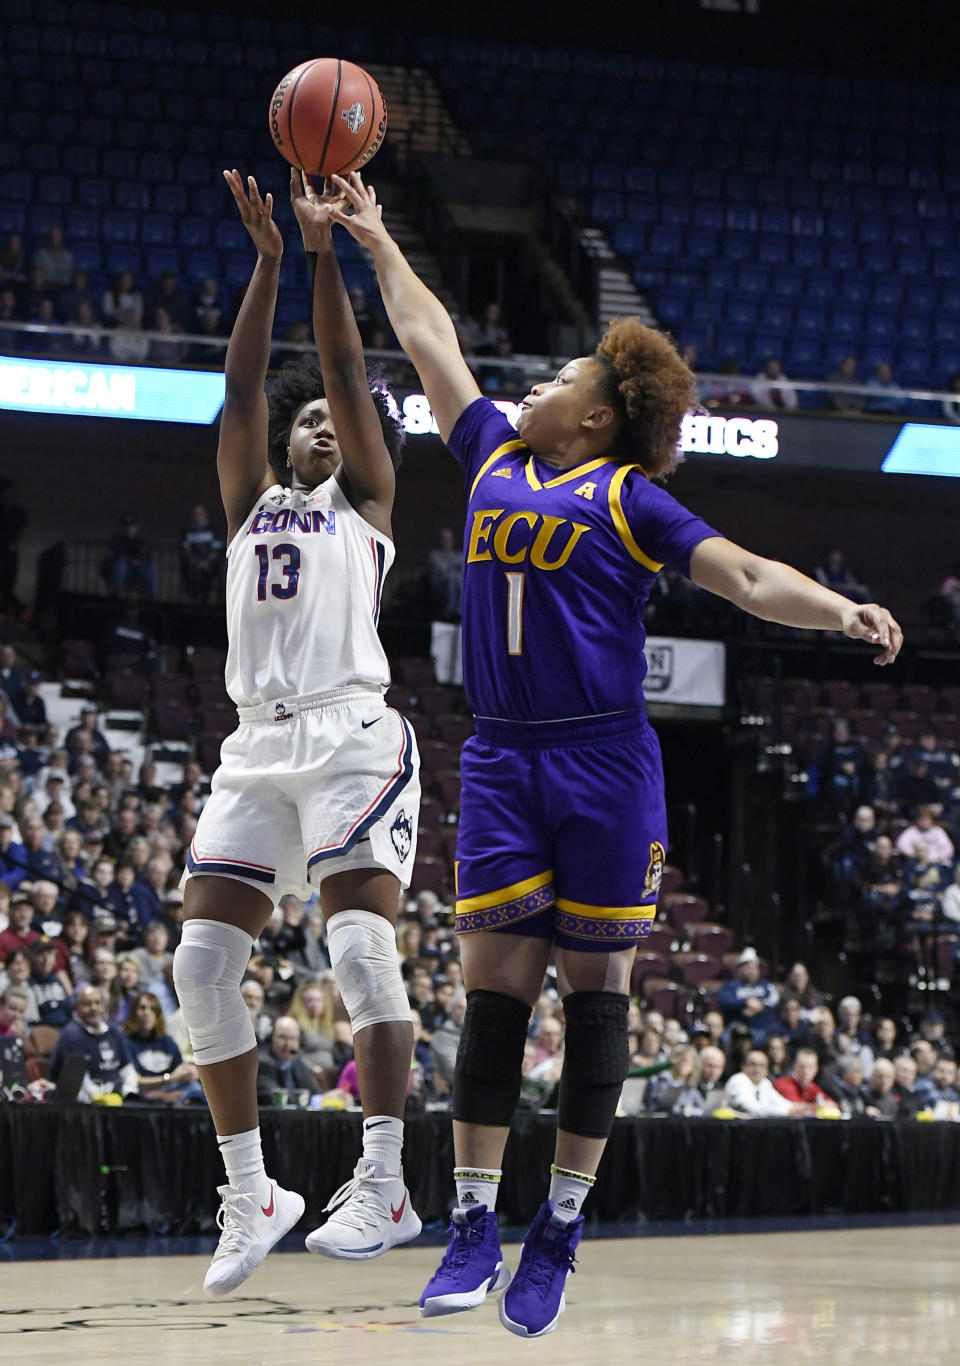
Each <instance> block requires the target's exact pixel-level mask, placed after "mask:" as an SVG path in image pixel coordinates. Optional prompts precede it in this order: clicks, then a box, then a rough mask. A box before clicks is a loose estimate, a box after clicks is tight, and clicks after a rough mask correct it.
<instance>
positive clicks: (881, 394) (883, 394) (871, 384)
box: [864, 360, 907, 413]
mask: <svg viewBox="0 0 960 1366" xmlns="http://www.w3.org/2000/svg"><path fill="white" fill-rule="evenodd" d="M896 387H897V385H896V383H895V381H894V378H893V367H892V366H891V365H890V362H889V361H885V360H878V361H877V363H876V365H875V366H874V367H873V374H872V375H871V376H870V378H869V379H868V380H867V388H869V389H875V390H876V391H877V392H876V395H875V396H874V395H873V394H871V395H870V397H869V398H868V399H867V401H866V404H865V405H864V406H865V408H866V411H867V412H868V413H902V412H905V411H906V407H907V400H906V399H905V398H901V397H900V396H899V395H897V394H894V393H892V392H891V391H892V390H894V389H896Z"/></svg>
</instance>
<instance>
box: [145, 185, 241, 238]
mask: <svg viewBox="0 0 960 1366" xmlns="http://www.w3.org/2000/svg"><path fill="white" fill-rule="evenodd" d="M153 207H154V208H155V209H157V210H158V211H159V212H160V213H164V214H183V213H186V211H187V187H186V186H185V185H178V184H176V183H175V182H172V183H171V184H169V185H168V184H161V185H155V186H154V187H153ZM244 233H245V230H244Z"/></svg>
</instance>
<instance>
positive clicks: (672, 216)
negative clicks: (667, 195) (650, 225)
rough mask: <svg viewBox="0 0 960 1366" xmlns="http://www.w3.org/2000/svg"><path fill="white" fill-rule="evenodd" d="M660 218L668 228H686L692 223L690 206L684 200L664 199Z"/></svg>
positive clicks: (659, 214)
mask: <svg viewBox="0 0 960 1366" xmlns="http://www.w3.org/2000/svg"><path fill="white" fill-rule="evenodd" d="M658 218H659V219H660V222H661V223H663V224H665V226H666V227H668V228H685V227H687V226H689V223H690V205H689V204H688V203H687V201H686V200H683V199H664V200H663V201H662V202H661V204H660V210H659V213H658Z"/></svg>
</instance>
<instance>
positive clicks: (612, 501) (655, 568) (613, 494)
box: [607, 465, 663, 574]
mask: <svg viewBox="0 0 960 1366" xmlns="http://www.w3.org/2000/svg"><path fill="white" fill-rule="evenodd" d="M631 470H639V471H640V473H641V474H642V475H643V477H644V478H645V479H646V477H647V474H646V471H645V470H644V468H643V466H642V465H621V466H620V468H619V469H618V470H617V472H616V474H614V476H613V478H612V479H611V480H610V486H609V488H608V489H607V502H608V503H609V505H610V516H611V517H612V518H613V525H614V526H615V527H616V528H617V533H618V534H619V536H620V539H621V541H623V544H624V545H625V546H626V547H627V550H628V551H629V552H630V554H631V555H632V556H633V558H634V559H635V560H636V561H637V562H638V563H639V564H642V565H643V566H644V568H645V569H649V570H652V572H653V573H654V574H659V573H660V570H661V569H662V568H663V565H662V564H660V563H658V562H657V561H656V560H651V558H650V556H649V555H647V554H645V553H644V551H642V550H641V549H640V547H639V546H638V545H637V543H636V541H635V540H634V539H633V532H632V531H631V530H630V527H629V526H628V524H627V519H626V517H625V516H624V512H623V508H622V507H621V506H620V486H621V485H622V483H623V481H624V479H626V477H627V475H628V474H629V473H630V471H631Z"/></svg>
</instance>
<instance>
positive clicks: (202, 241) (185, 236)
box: [177, 217, 210, 247]
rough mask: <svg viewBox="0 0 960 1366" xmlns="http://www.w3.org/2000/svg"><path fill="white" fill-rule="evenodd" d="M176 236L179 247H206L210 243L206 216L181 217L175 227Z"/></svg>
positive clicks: (208, 223) (208, 224)
mask: <svg viewBox="0 0 960 1366" xmlns="http://www.w3.org/2000/svg"><path fill="white" fill-rule="evenodd" d="M177 238H178V241H179V243H180V245H181V247H208V246H209V245H210V220H209V219H207V218H192V217H191V218H182V219H181V220H180V222H179V224H178V227H177Z"/></svg>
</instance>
